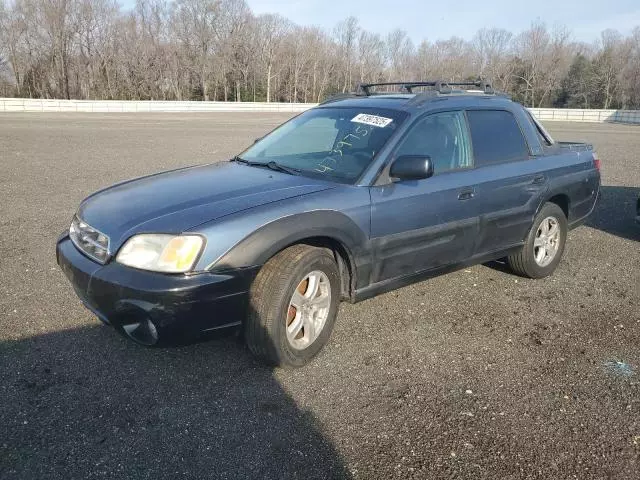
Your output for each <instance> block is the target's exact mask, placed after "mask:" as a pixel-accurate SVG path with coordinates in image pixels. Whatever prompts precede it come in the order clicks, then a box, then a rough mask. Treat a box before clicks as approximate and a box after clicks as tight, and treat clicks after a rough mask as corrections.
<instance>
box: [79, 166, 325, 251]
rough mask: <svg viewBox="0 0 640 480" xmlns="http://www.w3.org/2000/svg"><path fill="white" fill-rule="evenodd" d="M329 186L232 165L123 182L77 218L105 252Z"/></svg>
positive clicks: (100, 195) (87, 205)
mask: <svg viewBox="0 0 640 480" xmlns="http://www.w3.org/2000/svg"><path fill="white" fill-rule="evenodd" d="M333 187H334V185H333V184H332V183H329V182H324V181H322V180H315V179H310V178H306V177H301V176H294V175H288V174H285V173H280V172H275V171H273V170H269V169H266V168H257V167H249V166H246V165H240V164H237V163H232V162H220V163H215V164H211V165H202V166H196V167H189V168H183V169H179V170H173V171H170V172H165V173H160V174H155V175H150V176H148V177H142V178H138V179H135V180H129V181H127V182H123V183H120V184H117V185H114V186H112V187H109V188H106V189H104V190H101V191H99V192H96V193H94V194H93V195H91V196H89V197H87V198H86V199H85V200H84V201H83V202H82V204H81V205H80V208H79V209H78V216H79V217H80V218H81V219H82V220H84V221H85V222H86V223H88V224H89V225H91V226H92V227H94V228H96V229H98V230H100V231H101V232H103V233H105V234H106V235H108V236H109V237H110V239H111V250H112V251H116V250H117V249H118V248H120V246H121V245H122V243H123V242H124V241H125V240H127V239H128V238H129V237H130V236H131V235H134V234H136V233H150V232H154V233H176V234H177V233H182V232H184V231H186V230H188V229H190V228H193V227H195V226H197V225H200V224H202V223H204V222H209V221H212V220H216V219H218V218H220V217H224V216H225V215H231V214H233V213H237V212H240V211H242V210H246V209H249V208H253V207H257V206H260V205H264V204H267V203H271V202H277V201H279V200H285V199H287V198H293V197H298V196H300V195H305V194H309V193H313V192H318V191H321V190H327V189H330V188H333Z"/></svg>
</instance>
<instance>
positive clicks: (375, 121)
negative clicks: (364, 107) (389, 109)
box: [351, 113, 393, 128]
mask: <svg viewBox="0 0 640 480" xmlns="http://www.w3.org/2000/svg"><path fill="white" fill-rule="evenodd" d="M351 121H352V122H356V123H364V124H366V125H373V126H374V127H380V128H384V127H386V126H387V125H389V124H390V123H391V122H393V118H386V117H379V116H377V115H367V114H366V113H359V114H358V115H356V116H355V117H353V118H352V119H351Z"/></svg>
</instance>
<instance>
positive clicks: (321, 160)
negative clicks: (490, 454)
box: [239, 107, 406, 183]
mask: <svg viewBox="0 0 640 480" xmlns="http://www.w3.org/2000/svg"><path fill="white" fill-rule="evenodd" d="M405 117H406V113H404V112H402V111H394V110H387V109H376V108H340V107H334V108H331V107H325V108H316V109H312V110H308V111H306V112H304V113H303V114H301V115H299V116H298V117H296V118H294V119H293V120H291V121H289V122H287V123H285V124H284V125H282V126H280V127H279V128H277V129H276V130H274V131H273V132H271V133H270V134H269V135H267V136H266V137H264V138H263V139H261V140H260V141H258V142H257V143H256V144H254V145H253V146H252V147H250V148H248V149H247V150H246V151H245V152H244V153H242V154H240V156H239V157H240V158H241V159H242V160H243V161H247V162H251V163H253V164H265V165H266V164H267V163H270V162H275V163H277V164H278V165H281V166H284V167H287V168H289V169H294V170H295V171H297V172H298V173H299V174H301V175H307V176H318V177H323V178H324V177H326V178H327V179H328V180H333V181H337V182H342V183H353V182H354V181H355V180H356V179H357V178H358V177H360V175H361V174H362V173H363V172H364V171H365V169H366V168H367V167H368V166H369V165H370V163H371V162H372V161H373V159H374V157H375V155H376V154H377V153H378V152H379V151H380V150H381V149H382V147H384V145H385V144H386V143H387V141H388V140H389V138H390V137H391V136H392V135H393V133H394V132H395V131H396V130H397V129H398V127H399V126H400V124H401V123H402V121H403V120H404V119H405Z"/></svg>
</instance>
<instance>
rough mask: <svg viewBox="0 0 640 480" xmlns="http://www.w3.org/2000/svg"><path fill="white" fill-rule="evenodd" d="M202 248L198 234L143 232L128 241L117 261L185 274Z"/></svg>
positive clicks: (141, 267) (139, 266)
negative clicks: (176, 234)
mask: <svg viewBox="0 0 640 480" xmlns="http://www.w3.org/2000/svg"><path fill="white" fill-rule="evenodd" d="M203 246H204V240H203V238H202V237H200V236H199V235H178V236H175V235H165V234H147V233H144V234H140V235H135V236H133V237H131V238H130V239H129V240H127V242H126V243H125V244H124V246H123V247H122V248H121V249H120V251H119V252H118V256H117V257H116V261H117V262H119V263H122V264H123V265H128V266H129V267H134V268H140V269H142V270H151V271H154V272H164V273H184V272H188V271H189V270H191V269H192V268H193V265H194V264H195V263H196V260H197V259H198V256H199V255H200V252H201V251H202V247H203Z"/></svg>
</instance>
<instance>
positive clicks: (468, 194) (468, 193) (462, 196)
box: [458, 188, 476, 200]
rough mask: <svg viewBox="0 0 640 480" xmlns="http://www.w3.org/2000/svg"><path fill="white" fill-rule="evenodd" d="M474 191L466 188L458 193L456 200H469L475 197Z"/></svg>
mask: <svg viewBox="0 0 640 480" xmlns="http://www.w3.org/2000/svg"><path fill="white" fill-rule="evenodd" d="M475 195H476V191H475V189H474V188H466V189H464V190H462V191H461V192H460V193H458V200H469V199H471V198H473V197H475Z"/></svg>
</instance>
